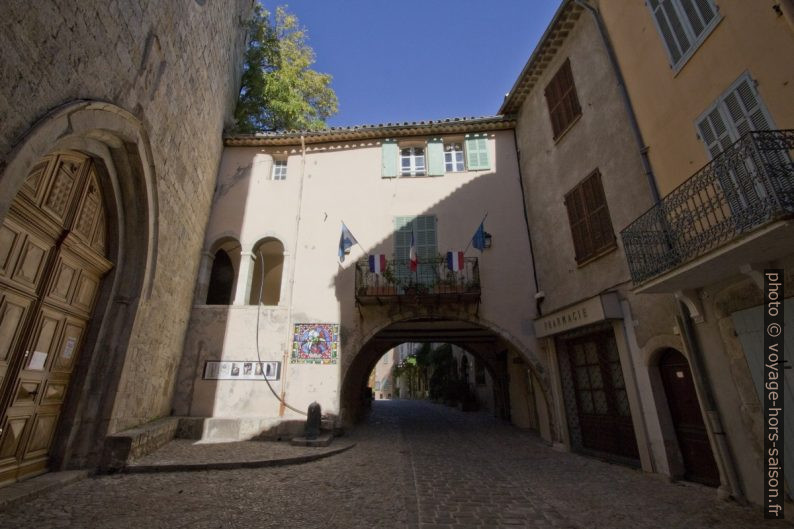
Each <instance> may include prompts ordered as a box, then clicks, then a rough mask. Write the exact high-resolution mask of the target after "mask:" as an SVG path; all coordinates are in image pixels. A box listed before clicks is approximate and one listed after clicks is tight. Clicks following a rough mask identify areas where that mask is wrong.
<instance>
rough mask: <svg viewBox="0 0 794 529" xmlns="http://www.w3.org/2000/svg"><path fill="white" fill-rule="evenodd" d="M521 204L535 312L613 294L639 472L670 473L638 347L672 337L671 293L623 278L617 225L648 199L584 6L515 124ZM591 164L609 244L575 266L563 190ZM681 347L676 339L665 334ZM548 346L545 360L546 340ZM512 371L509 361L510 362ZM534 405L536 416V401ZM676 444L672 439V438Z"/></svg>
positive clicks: (613, 80)
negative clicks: (571, 95)
mask: <svg viewBox="0 0 794 529" xmlns="http://www.w3.org/2000/svg"><path fill="white" fill-rule="evenodd" d="M566 59H570V64H571V70H572V73H573V79H574V84H575V87H576V93H577V97H578V100H579V104H580V106H581V109H582V112H581V116H580V117H579V118H577V120H576V121H575V122H574V123H573V124H572V125H571V126H570V128H569V129H568V130H567V131H566V132H564V133H563V135H562V136H561V137H560V138H558V139H557V140H556V141H555V140H554V138H553V132H552V128H551V122H550V119H549V110H548V104H547V102H546V98H545V95H544V88H545V87H546V86H547V85H548V84H549V82H550V81H551V79H552V77H553V76H554V74H555V73H556V72H557V71H558V69H559V68H560V66H561V65H562V64H563V63H564V62H565V60H566ZM516 133H517V139H518V147H519V150H520V163H521V172H522V176H523V178H524V182H525V186H526V196H527V200H526V207H527V214H528V217H529V224H530V231H531V234H532V243H533V249H534V252H535V255H536V266H537V273H538V288H539V290H540V291H542V292H543V293H544V294H545V296H544V298H543V300H542V302H541V310H542V312H543V315H549V314H552V313H554V312H555V311H557V310H560V309H563V308H565V307H568V306H570V305H573V304H575V303H577V302H580V301H582V300H586V299H589V298H592V297H594V296H597V295H599V294H601V293H604V292H609V291H616V292H617V293H618V296H619V298H620V300H621V302H622V303H621V306H622V312H623V316H622V318H621V319H620V320H615V321H616V322H620V323H621V324H620V325H615V338H616V340H617V342H618V346H619V349H620V350H621V364H622V367H623V375H624V379H625V381H626V385H627V390H628V395H629V402H630V406H631V411H632V418H633V421H634V428H635V433H636V435H637V441H638V447H639V450H640V459H641V462H642V465H643V468H644V469H645V470H648V471H652V470H653V471H657V472H661V473H665V474H669V473H670V470H669V465H668V459H669V457H670V453H672V452H673V450H671V449H670V448H669V445H670V443H671V441H670V435H669V432H667V430H665V429H664V428H663V427H662V425H661V423H660V419H659V409H660V408H664V409H666V405H667V404H666V401H664V400H663V398H664V396H663V394H662V395H661V396H660V395H659V394H658V392H657V393H654V392H653V386H652V385H651V383H650V369H651V367H649V364H648V362H647V361H646V355H647V354H648V353H647V352H646V350H647V349H650V350H652V351H655V350H656V349H657V348H658V347H659V345H658V342H659V341H660V337H669V336H670V335H674V327H675V304H674V298H673V297H672V296H671V295H641V296H637V295H634V294H633V293H632V292H631V289H632V284H631V278H630V275H629V272H628V266H627V263H626V258H625V254H624V252H623V245H622V240H621V238H620V231H621V230H622V229H623V228H624V227H626V226H627V225H628V224H629V223H631V222H632V221H633V220H634V219H635V218H636V217H637V216H639V215H640V214H641V213H643V212H644V211H645V210H647V209H648V208H649V207H651V205H652V203H653V202H652V195H651V191H650V186H649V184H648V181H647V179H646V177H645V175H644V170H643V167H642V162H641V158H640V153H639V146H638V144H637V141H636V139H635V137H634V135H633V134H632V130H631V127H630V122H629V117H628V113H627V110H626V107H625V103H624V100H623V99H622V96H621V94H620V91H619V87H618V81H617V77H616V75H615V71H614V69H613V67H612V65H611V63H610V61H609V57H608V54H607V51H606V48H605V46H604V44H603V40H602V38H601V36H600V35H599V33H598V28H597V26H596V24H595V21H594V20H593V18H592V16H591V15H590V14H589V13H587V12H585V13H584V14H583V15H582V16H581V17H580V18H579V19H578V21H577V23H576V25H575V27H573V28H572V29H571V30H570V33H569V34H568V36H567V37H566V39H565V41H564V42H563V43H562V44H561V45H560V47H559V49H558V51H557V52H556V54H555V56H554V57H553V59H552V60H551V61H550V63H549V64H548V65H547V66H546V67H545V70H544V71H543V73H542V74H541V75H540V77H539V79H538V81H537V82H536V84H535V88H534V89H533V90H532V91H531V92H530V93H529V94H528V95H527V96H526V99H525V100H524V102H523V104H522V106H521V108H520V110H519V113H518V120H517V126H516ZM595 169H598V170H599V172H600V174H601V182H602V185H603V188H604V194H605V197H606V201H607V205H608V208H609V214H610V218H611V220H612V227H613V231H614V234H615V243H616V245H615V248H614V249H613V250H611V251H609V252H608V253H606V254H604V255H602V256H600V257H596V258H594V259H593V260H591V261H589V262H585V263H583V264H581V265H579V264H577V262H576V259H575V250H574V245H573V237H572V234H571V230H570V223H569V221H568V213H567V208H566V206H565V195H566V194H567V193H568V192H570V191H571V190H572V189H573V188H574V187H575V186H576V185H577V184H579V183H580V182H581V181H582V180H584V179H585V178H586V177H587V176H589V175H590V174H591V173H592V172H593V171H594V170H595ZM669 341H671V342H673V343H674V345H673V346H676V345H677V346H678V347H679V348H680V347H681V344H680V340H678V339H677V338H676V337H674V338H673V339H672V340H669ZM547 348H549V350H550V351H551V353H550V354H551V355H552V356H554V355H555V354H556V353H555V352H554V348H553V347H551V343H550V342H549V343H548V344H547ZM511 367H512V366H511ZM541 409H542V410H543V411H544V412H545V409H546V408H545V406H542V407H541ZM554 409H555V411H556V414H557V423H558V424H559V425H561V426H560V428H561V429H560V431H559V432H556V434H555V440H556V441H557V442H560V443H562V444H564V445H566V446H568V445H569V441H568V439H567V435H568V433H567V431H566V428H565V424H566V422H567V421H566V418H565V410H564V407H562V406H557V407H555V408H554ZM672 442H673V443H675V440H674V439H673V441H672Z"/></svg>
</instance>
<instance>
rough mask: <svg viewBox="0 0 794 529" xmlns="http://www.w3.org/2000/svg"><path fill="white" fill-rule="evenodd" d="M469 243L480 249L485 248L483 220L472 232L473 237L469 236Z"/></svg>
mask: <svg viewBox="0 0 794 529" xmlns="http://www.w3.org/2000/svg"><path fill="white" fill-rule="evenodd" d="M471 245H472V246H474V247H475V248H477V249H478V250H480V251H483V250H484V249H485V221H482V222H481V223H480V227H479V228H477V231H475V232H474V237H472V238H471Z"/></svg>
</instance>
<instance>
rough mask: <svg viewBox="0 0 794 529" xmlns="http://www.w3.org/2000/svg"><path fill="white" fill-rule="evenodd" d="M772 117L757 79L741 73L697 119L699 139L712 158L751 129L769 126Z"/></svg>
mask: <svg viewBox="0 0 794 529" xmlns="http://www.w3.org/2000/svg"><path fill="white" fill-rule="evenodd" d="M771 123H772V121H771V119H770V117H769V113H768V112H767V110H766V107H765V106H764V104H763V102H762V101H761V98H760V97H759V96H758V93H757V92H756V90H755V83H753V80H752V79H751V78H750V76H749V75H747V74H744V75H742V76H741V77H740V78H739V79H738V80H737V81H736V82H735V83H733V85H731V87H730V88H729V89H728V91H727V92H726V93H725V94H723V95H722V96H720V97H719V99H717V102H716V103H714V105H712V107H711V108H710V109H708V110H707V111H706V112H704V113H703V114H702V115H701V116H700V118H699V119H698V121H697V130H698V135H699V136H700V139H702V140H703V143H705V144H706V149H708V151H709V154H710V155H711V157H712V158H714V157H715V156H717V155H718V154H719V153H721V152H722V151H723V150H725V149H726V148H728V147H729V146H730V145H731V144H732V143H734V142H735V141H736V140H738V139H739V138H740V137H742V136H743V135H744V134H746V133H748V132H750V131H752V130H768V129H769V128H770V125H771Z"/></svg>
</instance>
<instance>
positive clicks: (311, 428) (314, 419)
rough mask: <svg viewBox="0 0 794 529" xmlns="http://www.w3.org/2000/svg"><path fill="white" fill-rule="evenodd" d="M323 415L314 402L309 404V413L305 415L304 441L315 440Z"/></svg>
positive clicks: (318, 433)
mask: <svg viewBox="0 0 794 529" xmlns="http://www.w3.org/2000/svg"><path fill="white" fill-rule="evenodd" d="M322 418H323V414H322V410H321V409H320V405H319V404H317V403H316V402H312V403H311V404H309V412H308V413H307V414H306V432H305V436H306V439H317V437H318V436H319V435H320V424H321V422H322Z"/></svg>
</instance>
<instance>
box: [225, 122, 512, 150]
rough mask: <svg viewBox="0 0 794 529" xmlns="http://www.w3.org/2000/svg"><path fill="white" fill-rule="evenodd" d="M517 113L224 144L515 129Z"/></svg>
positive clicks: (237, 138)
mask: <svg viewBox="0 0 794 529" xmlns="http://www.w3.org/2000/svg"><path fill="white" fill-rule="evenodd" d="M515 124H516V123H515V119H514V118H513V116H501V115H499V116H482V117H458V118H448V119H440V120H435V121H433V120H431V121H412V122H403V123H379V124H377V125H356V126H351V127H330V128H327V129H323V130H313V131H306V130H304V131H300V130H290V131H285V132H261V133H257V134H229V135H226V136H224V139H223V143H224V145H226V146H230V147H241V146H245V147H251V146H265V145H295V144H300V141H301V136H302V137H303V140H304V142H305V143H306V144H312V143H325V142H332V141H349V140H365V139H378V138H402V137H407V136H423V135H428V134H456V133H467V132H483V131H490V130H503V129H512V128H514V127H515Z"/></svg>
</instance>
